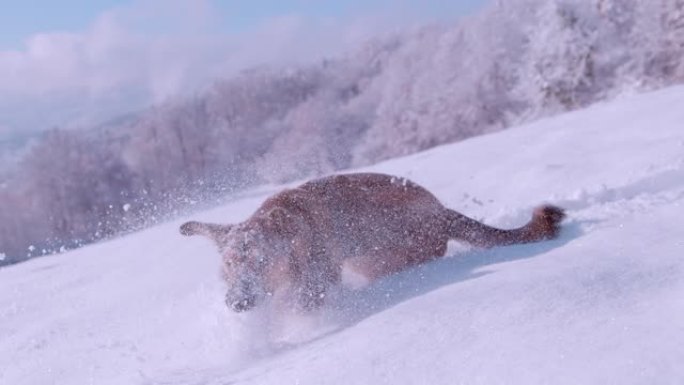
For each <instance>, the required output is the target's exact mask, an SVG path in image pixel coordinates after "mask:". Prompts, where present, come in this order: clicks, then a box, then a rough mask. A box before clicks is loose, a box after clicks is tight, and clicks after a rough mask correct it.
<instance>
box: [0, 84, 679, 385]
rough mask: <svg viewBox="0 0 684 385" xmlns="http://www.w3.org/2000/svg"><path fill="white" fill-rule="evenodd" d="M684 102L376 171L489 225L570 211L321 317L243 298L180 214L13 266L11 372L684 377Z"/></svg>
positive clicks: (4, 317)
mask: <svg viewBox="0 0 684 385" xmlns="http://www.w3.org/2000/svg"><path fill="white" fill-rule="evenodd" d="M683 105H684V88H683V87H674V88H669V89H666V90H662V91H659V92H655V93H651V94H646V95H639V96H633V97H629V98H625V99H623V100H619V101H615V102H612V103H610V104H602V105H596V106H594V107H592V108H589V109H586V110H582V111H578V112H574V113H570V114H566V115H562V116H559V117H555V118H552V119H548V120H543V121H539V122H536V123H534V124H530V125H526V126H522V127H517V128H514V129H510V130H507V131H504V132H500V133H496V134H493V135H488V136H482V137H478V138H474V139H471V140H468V141H465V142H461V143H458V144H454V145H449V146H443V147H439V148H436V149H434V150H431V151H427V152H424V153H420V154H416V155H414V156H410V157H406V158H402V159H397V160H393V161H390V162H386V163H383V164H380V165H377V166H375V167H372V168H370V169H372V170H375V171H382V172H389V173H393V174H398V175H402V176H406V177H409V178H411V179H413V180H415V181H416V182H418V183H420V184H423V185H424V186H426V187H427V188H429V189H430V190H431V191H433V192H434V193H435V194H436V195H437V196H438V197H439V198H440V199H442V200H443V201H444V202H445V203H446V204H447V205H449V206H451V207H453V208H455V209H457V210H460V211H462V212H464V213H466V214H469V215H471V216H474V217H477V218H481V219H484V220H486V221H487V222H488V223H490V224H494V225H498V226H502V227H508V226H517V225H519V224H521V223H523V222H525V221H526V220H527V219H528V217H529V215H530V211H531V209H532V208H533V207H534V206H535V205H537V204H539V203H540V202H552V203H556V204H559V205H561V206H563V207H565V208H567V209H568V213H569V219H568V220H567V221H566V222H565V225H564V230H563V233H562V236H561V237H560V239H558V240H554V241H549V242H545V243H539V244H533V245H524V246H511V247H505V248H496V249H491V250H476V249H468V248H466V247H463V246H460V245H457V244H454V245H452V246H451V247H450V252H449V256H448V257H447V258H444V259H442V260H439V261H436V262H434V263H431V264H428V265H424V266H421V267H419V268H417V269H413V270H411V271H407V272H405V273H402V274H399V275H396V276H393V277H390V278H388V279H386V280H383V281H381V282H378V283H376V284H374V285H372V286H370V287H367V288H365V289H361V290H360V291H357V292H349V291H340V293H338V295H336V296H335V297H336V298H334V299H333V300H334V305H331V306H329V307H328V308H327V309H325V310H323V311H322V312H321V313H319V314H315V315H312V316H308V317H303V316H299V317H297V316H294V315H287V316H282V317H281V318H279V317H278V316H277V315H274V314H272V313H270V312H269V311H268V310H267V309H262V310H260V311H257V312H256V313H254V314H247V315H236V314H233V313H230V312H229V311H228V310H227V309H226V308H225V307H224V305H223V302H222V299H223V293H222V284H221V282H220V281H219V276H218V263H219V260H218V256H217V254H216V252H215V251H214V249H213V246H212V245H211V244H209V242H207V241H205V240H202V239H185V238H182V237H181V236H180V235H178V232H177V226H178V224H179V223H180V221H179V222H177V223H169V224H166V225H162V226H159V227H156V228H152V229H149V230H147V231H143V232H140V233H137V234H133V235H130V236H128V237H125V238H123V239H119V240H114V241H111V242H106V243H102V244H98V245H93V246H89V247H86V248H83V249H80V250H76V251H73V252H69V253H67V254H64V255H59V256H53V257H45V258H40V259H36V260H32V261H29V262H27V263H23V264H20V265H16V266H11V267H6V268H3V269H0V384H3V385H4V384H8V385H9V384H12V385H14V384H41V385H42V384H53V383H54V384H198V385H199V384H216V385H219V384H243V383H244V384H271V383H272V384H349V383H352V384H366V383H367V384H461V383H462V384H548V383H553V384H653V383H658V384H681V383H684V365H682V364H681V363H682V362H684V237H683V236H682V229H684V225H682V218H684V130H683V129H682V122H684V108H682V107H681V106H683ZM275 190H277V188H274V191H275ZM265 196H266V194H265V193H264V192H263V191H262V192H260V193H255V194H254V195H253V196H248V197H245V198H244V199H241V200H238V201H235V202H233V203H231V204H229V205H227V206H225V207H221V208H218V209H215V210H212V211H209V212H206V213H202V214H198V215H196V216H194V218H197V219H203V220H215V221H222V222H230V221H238V220H240V219H242V218H245V217H246V216H248V215H249V214H250V213H251V212H252V211H253V210H254V209H255V208H256V207H257V206H258V204H259V203H260V202H261V201H262V200H263V199H264V197H265Z"/></svg>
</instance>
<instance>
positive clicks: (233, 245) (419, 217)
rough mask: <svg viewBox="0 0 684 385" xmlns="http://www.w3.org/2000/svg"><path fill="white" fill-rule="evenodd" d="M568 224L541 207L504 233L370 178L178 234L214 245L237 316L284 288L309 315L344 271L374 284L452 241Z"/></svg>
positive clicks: (506, 239)
mask: <svg viewBox="0 0 684 385" xmlns="http://www.w3.org/2000/svg"><path fill="white" fill-rule="evenodd" d="M564 216H565V214H564V212H563V210H562V209H560V208H558V207H554V206H542V207H539V208H537V209H536V210H535V211H534V214H533V216H532V220H531V221H530V222H529V223H527V224H526V225H525V226H523V227H520V228H517V229H513V230H501V229H497V228H493V227H489V226H487V225H485V224H483V223H480V222H478V221H476V220H474V219H471V218H468V217H466V216H464V215H462V214H460V213H458V212H456V211H453V210H450V209H448V208H446V207H444V206H443V205H442V204H441V203H440V202H439V201H438V200H437V198H435V196H434V195H432V194H431V193H430V192H428V191H427V190H425V189H424V188H422V187H420V186H418V185H416V184H415V183H412V182H410V181H408V180H406V179H404V178H399V177H393V176H389V175H382V174H370V173H366V174H347V175H337V176H330V177H325V178H321V179H316V180H313V181H310V182H307V183H305V184H303V185H301V186H299V187H297V188H295V189H291V190H285V191H282V192H280V193H278V194H276V195H274V196H272V197H270V198H269V199H267V200H266V201H265V202H264V203H263V204H262V205H261V207H260V208H259V209H258V210H257V211H256V212H255V213H254V214H253V215H252V216H251V217H249V218H248V219H247V220H246V221H244V222H242V223H240V224H236V225H216V224H207V223H200V222H188V223H185V224H183V225H182V226H181V228H180V231H181V233H182V234H183V235H195V234H200V235H204V236H207V237H209V238H211V239H212V240H214V242H216V244H217V245H218V248H219V252H220V253H221V255H222V256H223V273H224V278H225V280H226V282H227V283H228V286H229V289H228V293H227V294H226V303H227V304H228V305H229V306H230V307H232V308H233V309H234V310H235V311H244V310H248V309H251V308H252V307H253V306H254V305H255V304H257V302H258V301H259V300H260V299H261V298H263V297H264V296H266V295H272V294H274V293H276V292H277V291H278V290H282V289H287V290H289V292H291V293H294V294H295V295H296V297H295V298H297V302H298V304H299V305H300V306H301V307H302V308H304V309H312V308H315V307H317V306H319V305H320V304H321V303H322V302H323V298H324V296H325V293H326V290H327V289H328V287H330V285H333V284H336V283H338V282H340V278H341V270H342V265H343V264H345V265H351V266H352V267H353V268H354V270H356V271H357V272H359V273H361V274H363V275H365V276H366V277H368V278H369V279H375V278H378V277H382V276H385V275H388V274H391V273H395V272H398V271H400V270H403V269H406V268H408V267H410V266H414V265H417V264H420V263H423V262H426V261H430V260H432V259H434V258H437V257H441V256H443V255H444V254H445V253H446V249H447V241H449V240H450V239H455V240H460V241H465V242H467V243H470V244H472V245H476V246H481V247H492V246H501V245H511V244H516V243H528V242H537V241H542V240H545V239H551V238H554V237H556V236H557V235H558V232H559V230H560V222H561V221H562V219H563V218H564Z"/></svg>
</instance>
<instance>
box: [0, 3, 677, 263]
mask: <svg viewBox="0 0 684 385" xmlns="http://www.w3.org/2000/svg"><path fill="white" fill-rule="evenodd" d="M683 80H684V0H657V1H648V2H647V1H639V0H551V1H549V0H509V1H496V2H493V3H492V4H491V5H490V6H489V7H488V8H486V9H485V10H483V11H482V12H480V13H479V14H476V15H474V16H471V17H468V18H465V19H462V20H460V21H459V22H457V23H454V24H449V25H446V24H428V25H423V26H422V27H420V28H414V29H410V30H406V31H401V32H397V33H394V34H391V35H387V36H382V37H377V38H374V39H370V40H368V41H366V42H365V43H364V44H362V45H360V46H358V47H357V48H356V49H354V50H351V51H349V52H340V53H339V54H338V55H336V56H333V57H329V58H327V59H325V60H321V61H319V62H314V63H309V64H308V65H303V66H298V67H287V68H283V67H275V66H259V67H254V68H247V69H244V70H243V71H241V72H240V73H238V74H236V75H234V76H231V77H228V78H224V79H216V81H215V82H213V84H212V85H211V86H209V87H207V88H206V89H204V90H202V91H201V92H196V93H194V94H193V95H178V96H177V97H175V98H173V99H171V100H169V101H167V102H165V103H161V104H158V105H154V106H149V107H147V108H144V109H141V110H138V111H134V112H131V113H130V114H128V115H126V116H121V117H120V118H117V119H114V120H111V121H110V122H105V123H103V124H100V125H95V126H77V127H53V128H51V129H49V130H45V131H44V132H42V133H41V134H40V136H39V137H36V138H34V139H32V140H31V141H30V142H28V143H27V144H26V146H25V148H23V149H22V150H21V151H20V152H18V154H17V155H16V156H13V157H12V159H6V158H5V157H4V156H0V160H2V162H3V163H4V169H3V170H2V171H1V172H0V202H2V207H1V208H0V264H7V263H14V262H19V261H22V260H25V259H27V258H31V257H35V256H39V255H44V254H51V253H57V252H62V251H65V250H68V249H72V248H75V247H79V246H81V245H85V244H88V243H92V242H96V241H99V240H102V239H107V238H110V237H113V236H116V235H118V234H122V233H125V232H130V231H134V230H136V229H140V228H143V227H146V226H149V225H151V224H154V223H157V222H159V221H163V220H167V219H169V218H173V217H175V216H178V215H179V214H181V213H184V212H189V211H192V210H196V209H198V208H200V207H206V206H211V205H213V204H216V203H219V202H222V201H225V200H228V199H230V197H231V196H232V195H233V194H235V193H237V192H239V191H242V190H245V189H248V188H250V187H254V186H258V185H262V184H269V183H270V184H277V183H283V182H287V181H292V180H297V179H302V178H307V177H312V176H316V175H321V174H326V173H331V172H334V171H338V170H344V169H348V168H351V167H357V166H363V165H368V164H372V163H375V162H378V161H381V160H383V159H388V158H392V157H397V156H402V155H406V154H410V153H414V152H417V151H420V150H424V149H427V148H431V147H435V146H438V145H440V144H444V143H451V142H455V141H459V140H463V139H466V138H469V137H473V136H476V135H481V134H485V133H488V132H493V131H497V130H502V129H505V128H507V127H510V126H512V125H516V124H519V123H522V122H526V121H531V120H534V119H539V118H543V117H545V116H550V115H554V114H558V113H561V112H564V111H570V110H574V109H578V108H581V107H585V106H588V105H591V104H592V103H596V102H600V101H603V100H608V99H614V98H617V97H620V96H621V95H625V94H630V93H635V92H641V91H646V90H652V89H657V88H660V87H664V86H667V85H671V84H677V83H681V82H682V81H683ZM46 125H47V126H49V125H50V122H46ZM605 129H606V130H610V129H611V128H610V127H605ZM493 155H495V154H493ZM472 167H475V168H476V167H477V165H476V164H473V165H472Z"/></svg>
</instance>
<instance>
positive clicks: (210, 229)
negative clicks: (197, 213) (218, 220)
mask: <svg viewBox="0 0 684 385" xmlns="http://www.w3.org/2000/svg"><path fill="white" fill-rule="evenodd" d="M230 228H231V226H229V225H217V224H213V223H202V222H196V221H190V222H186V223H184V224H182V225H181V227H180V233H181V234H183V235H185V236H188V237H189V236H192V235H203V236H205V237H208V238H211V239H213V240H217V239H219V238H221V237H222V236H224V235H225V234H227V233H228V232H230Z"/></svg>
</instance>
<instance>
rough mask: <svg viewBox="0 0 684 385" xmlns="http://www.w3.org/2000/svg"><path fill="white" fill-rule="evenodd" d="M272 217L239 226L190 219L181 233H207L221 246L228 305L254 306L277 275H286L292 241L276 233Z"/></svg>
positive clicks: (237, 308) (238, 307) (240, 309)
mask: <svg viewBox="0 0 684 385" xmlns="http://www.w3.org/2000/svg"><path fill="white" fill-rule="evenodd" d="M273 228H274V222H273V218H272V217H271V216H270V215H269V216H267V217H266V218H265V221H262V222H259V224H258V225H257V224H255V223H241V224H238V225H215V224H208V223H201V222H188V223H185V224H183V225H182V226H181V228H180V231H181V234H183V235H187V236H191V235H204V236H206V237H208V238H210V239H212V240H213V241H214V242H215V243H216V245H217V246H218V249H219V253H220V254H221V258H222V262H223V263H222V275H223V278H224V280H225V282H226V284H227V285H228V290H227V292H226V298H225V300H226V305H228V307H229V308H231V309H232V310H234V311H236V312H243V311H247V310H250V309H252V308H254V306H256V305H257V304H258V303H259V302H261V301H262V300H263V299H264V298H265V297H266V296H268V295H270V294H271V293H272V291H273V289H274V288H273V287H272V286H273V281H277V278H274V277H275V276H277V275H283V274H286V270H287V266H286V265H285V264H286V260H287V258H279V257H282V255H281V254H283V252H284V251H286V250H285V249H286V248H287V247H288V245H289V241H284V238H283V237H282V236H279V234H277V233H273V232H272V231H270V232H269V231H268V230H272V229H273Z"/></svg>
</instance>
